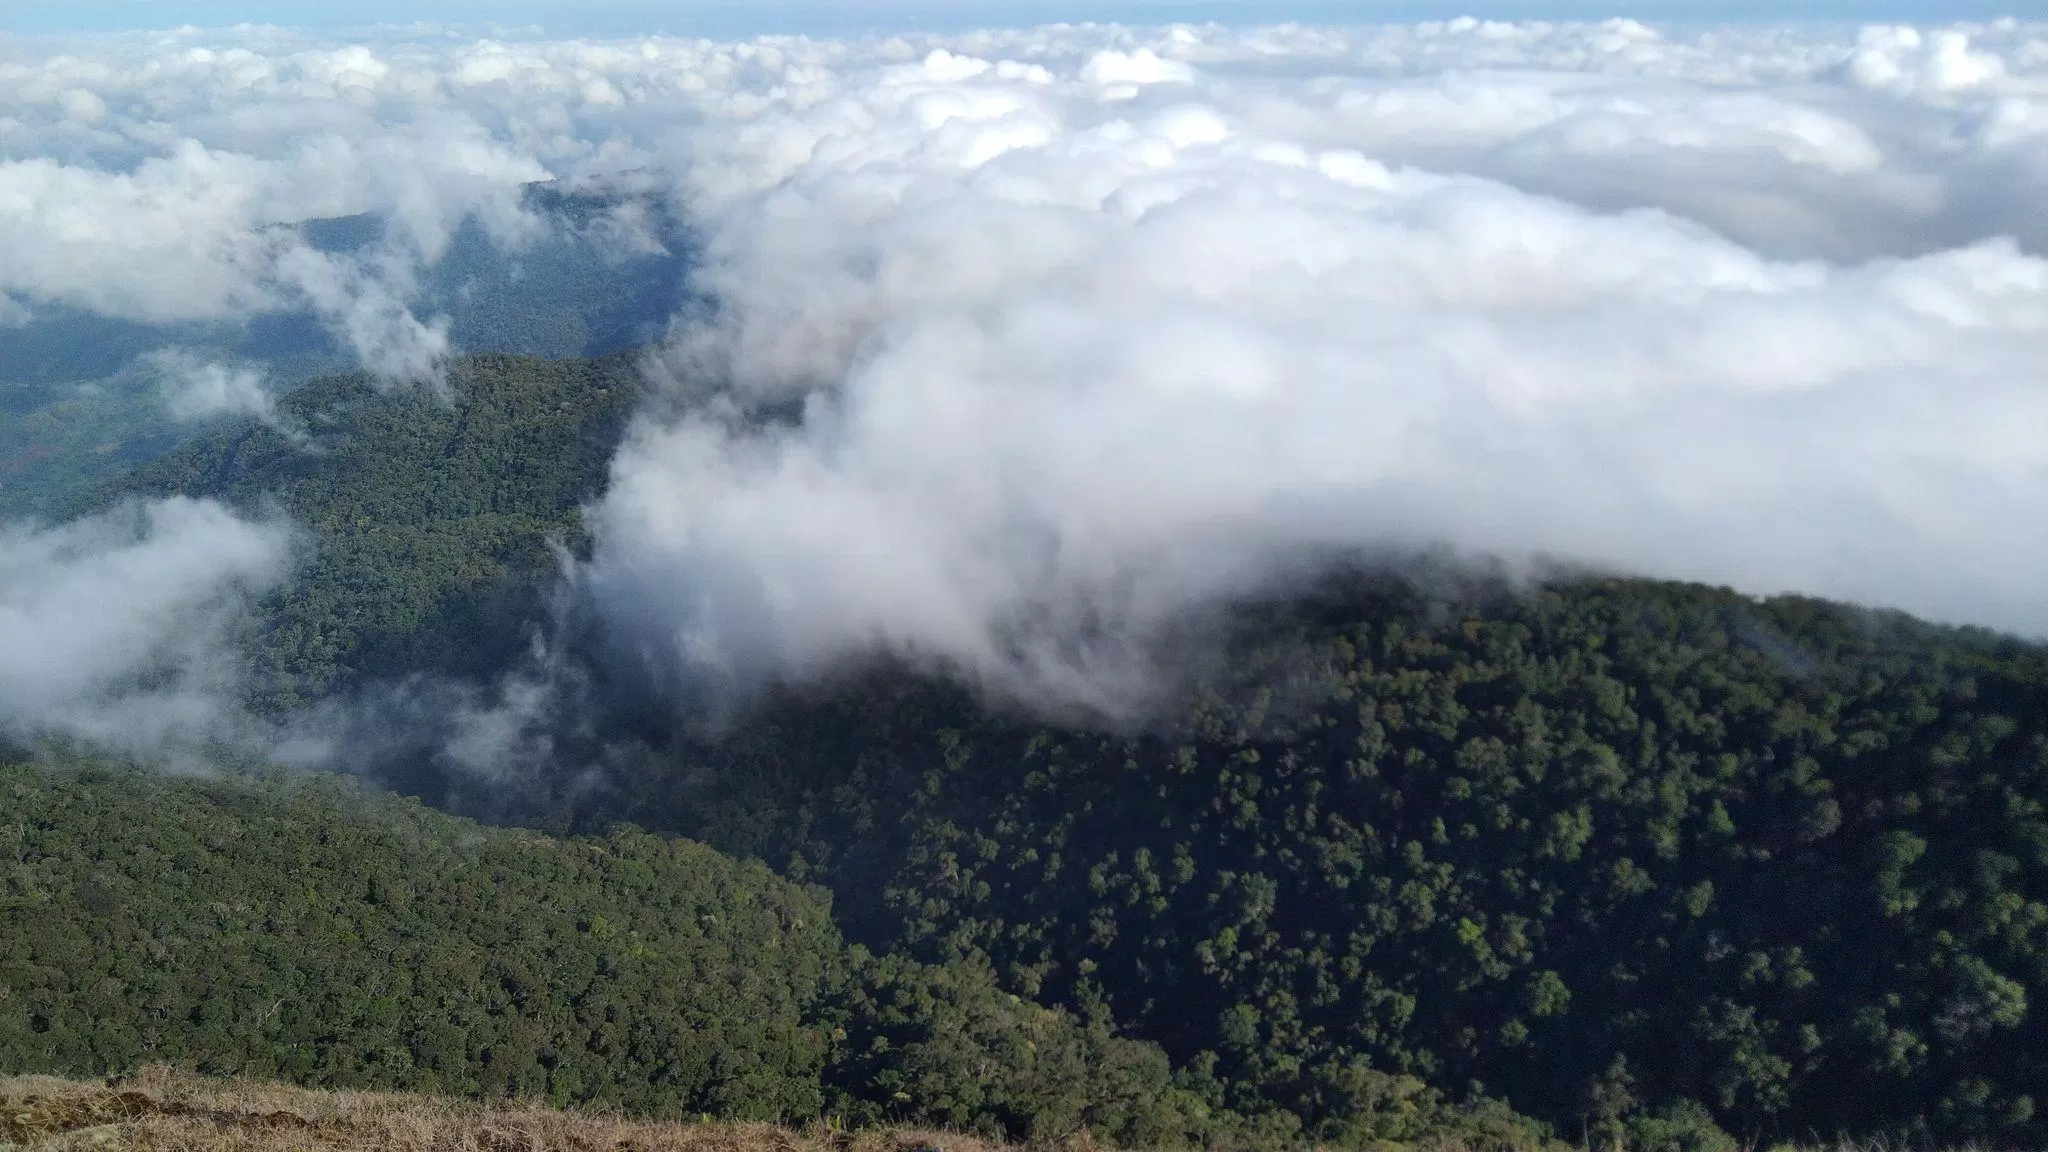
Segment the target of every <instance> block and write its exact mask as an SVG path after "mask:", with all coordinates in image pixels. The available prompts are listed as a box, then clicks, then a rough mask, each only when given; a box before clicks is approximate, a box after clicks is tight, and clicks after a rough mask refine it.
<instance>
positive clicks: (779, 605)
mask: <svg viewBox="0 0 2048 1152" xmlns="http://www.w3.org/2000/svg"><path fill="white" fill-rule="evenodd" d="M0 108H5V109H6V112H5V113H4V114H0V251H4V252H6V253H7V256H6V258H5V259H4V260H0V324H10V325H21V324H29V323H33V322H34V318H35V316H36V315H37V313H38V311H39V310H43V309H50V308H70V309H87V310H93V311H97V312H100V313H102V314H106V315H114V316H121V317H125V318H129V319H134V320H140V321H147V322H152V323H168V322H185V321H202V320H203V321H209V322H211V321H219V320H222V319H233V318H237V317H248V316H252V315H258V314H261V313H262V312H264V311H266V310H272V309H276V308H280V307H286V306H310V307H312V308H314V309H315V310H317V311H318V313H319V314H320V315H321V316H323V317H324V318H325V319H326V321H327V323H328V324H329V326H330V327H331V328H332V329H333V330H334V331H336V332H338V333H341V334H343V335H345V336H346V338H347V340H348V341H349V343H350V345H351V346H352V347H353V348H355V349H356V351H357V353H358V355H359V356H360V357H361V358H362V359H363V361H364V362H365V363H369V364H371V365H373V366H377V367H380V368H382V369H384V370H386V371H389V372H392V373H394V374H400V375H403V374H412V373H419V372H422V371H426V370H427V369H428V367H429V366H431V364H432V363H433V362H434V361H435V360H436V359H437V358H438V357H439V356H441V355H443V354H444V353H445V352H446V351H447V350H448V348H449V342H448V330H447V328H446V326H445V325H444V324H439V323H438V322H437V321H436V319H435V318H434V317H431V316H428V317H419V316H416V315H415V314H414V312H413V310H412V309H411V308H410V307H409V302H410V301H411V300H412V299H413V297H414V296H415V295H416V287H415V286H416V284H417V283H418V281H419V278H420V276H421V273H422V269H425V268H428V267H431V266H432V265H433V264H434V262H435V261H436V260H437V259H438V258H439V257H440V255H441V254H442V253H444V252H445V251H446V250H447V249H448V246H449V243H450V237H451V236H453V235H454V234H455V232H456V230H457V229H458V228H459V227H461V226H462V222H463V221H465V220H470V221H476V222H479V223H480V224H481V225H482V226H483V227H484V228H485V229H486V230H487V231H488V232H489V233H490V235H491V236H492V237H494V238H495V240H496V242H498V243H501V244H503V245H504V246H506V247H507V248H511V249H516V248H517V246H518V245H519V244H521V243H523V242H524V241H523V240H522V237H527V236H529V235H530V233H531V231H532V229H533V228H534V227H535V226H536V225H535V223H534V220H533V218H532V216H531V215H530V214H529V213H527V212H526V211H525V210H524V209H523V208H522V207H521V200H520V196H519V192H518V188H519V185H520V184H521V183H522V182H525V181H530V180H535V179H540V178H544V177H554V178H559V179H564V180H568V181H571V182H575V181H581V180H585V179H599V180H605V181H609V182H612V183H613V184H615V185H618V186H623V187H630V188H633V189H636V190H639V191H640V192H642V193H644V194H646V195H648V196H652V197H657V198H666V199H667V200H668V201H669V202H670V207H671V208H672V209H674V210H675V211H677V212H679V213H680V214H682V215H683V216H684V217H686V218H687V219H689V220H691V221H692V222H693V225H694V226H695V227H696V228H697V229H698V230H699V232H700V234H701V236H702V238H703V242H704V245H705V250H704V256H703V263H702V266H701V268H700V269H699V273H698V276H697V280H696V285H695V288H696V291H695V292H693V293H692V296H691V300H692V302H691V303H689V304H688V305H687V306H685V302H684V301H680V300H679V301H678V302H677V306H678V307H679V308H682V309H683V311H682V313H681V314H680V315H679V316H678V318H677V319H676V321H675V323H674V324H673V325H672V327H671V336H670V338H669V340H668V341H667V342H666V344H665V345H664V347H663V348H662V349H661V350H660V352H659V354H658V355H657V356H655V357H654V358H653V359H652V361H651V363H650V376H651V377H652V378H653V379H654V380H655V382H656V384H657V386H658V391H659V392H660V395H659V396H658V397H657V400H656V402H655V403H653V404H651V405H650V408H649V411H648V413H647V414H646V415H645V416H644V417H643V419H642V420H641V421H640V422H639V424H638V426H637V427H636V429H635V431H634V434H633V435H632V437H631V439H630V441H629V443H628V444H627V445H626V447H625V448H624V449H623V450H622V452H621V454H620V455H619V457H618V459H617V461H616V462H615V467H614V484H613V487H612V490H611V492H610V494H609V496H608V497H607V498H606V500H605V501H604V502H603V503H602V505H601V506H599V507H598V508H596V509H594V510H593V517H592V522H593V525H594V527H595V530H596V540H597V548H596V554H595V556H594V559H593V560H592V561H591V563H590V564H589V565H588V566H587V567H586V568H584V569H583V570H582V571H580V572H579V573H577V580H576V587H577V588H578V589H579V590H580V591H581V592H582V593H583V594H584V595H585V596H586V597H587V600H586V606H594V607H595V608H596V610H597V612H598V615H599V618H600V620H601V621H602V622H604V623H605V624H607V625H608V626H609V631H610V633H611V635H612V636H613V637H614V639H616V640H617V641H618V642H619V643H620V644H621V645H622V646H624V647H627V648H631V649H637V650H638V651H639V652H640V653H641V654H642V655H643V656H645V657H646V658H647V659H648V660H650V661H651V662H652V663H653V664H654V665H655V667H656V668H657V669H658V670H660V671H662V672H664V673H668V674H674V675H679V676H683V677H686V678H687V677H695V676H702V675H705V674H713V675H723V674H730V675H735V676H745V677H754V676H763V675H769V676H772V675H803V674H806V673H808V672H811V671H813V670H815V669H817V668H819V667H822V666H826V665H830V664H832V663H833V662H835V661H837V660H839V659H841V658H844V657H847V656H851V655H855V654H858V653H861V652H865V651H869V650H872V649H874V648H876V647H878V646H879V647H882V648H885V649H890V650H894V651H897V652H902V653H909V654H912V655H915V656H918V657H922V658H926V659H930V660H933V661H936V662H939V663H941V664H946V665H950V666H953V667H956V668H959V669H962V670H964V671H966V672H968V673H970V674H972V675H975V676H978V677H980V678H982V679H984V680H985V681H988V682H992V683H996V684H999V685H1002V686H1004V687H1008V688H1012V689H1016V690H1021V691H1025V692H1030V693H1040V694H1043V693H1051V694H1053V695H1057V696H1062V697H1081V698H1090V697H1098V696H1100V695H1101V694H1102V693H1104V692H1105V691H1109V692H1114V691H1116V690H1117V687H1118V685H1119V684H1121V683H1123V680H1122V679H1121V678H1123V677H1127V676H1130V675H1133V674H1134V670H1133V668H1132V667H1131V665H1130V662H1129V654H1130V653H1131V652H1132V651H1133V650H1134V648H1133V645H1134V642H1138V641H1142V640H1144V639H1145V638H1147V637H1148V636H1149V635H1150V634H1151V633H1152V632H1153V630H1155V629H1156V628H1158V627H1159V626H1160V625H1161V624H1162V622H1165V621H1169V620H1172V619H1174V618H1176V616H1177V615H1178V614H1179V613H1181V612H1183V611H1184V610H1185V609H1187V608H1188V607H1190V606H1192V605H1198V604H1201V603H1203V602H1205V601H1207V600H1209V599H1211V598H1213V597H1215V596H1218V595H1225V594H1230V593H1235V592H1241V591H1246V590H1250V589H1256V588H1260V587H1265V586H1268V585H1269V584H1270V582H1271V581H1273V580H1274V579H1275V578H1276V576H1279V575H1283V574H1287V573H1291V572H1294V571H1297V570H1298V569H1299V568H1300V567H1301V566H1302V565H1304V564H1306V563H1309V562H1310V561H1311V560H1313V559H1314V558H1316V557H1320V556H1326V555H1329V554H1332V553H1339V554H1341V553H1346V552H1355V551H1359V550H1365V551H1376V550H1386V549H1392V550H1403V549H1411V548H1440V547H1448V548H1451V549H1454V550H1457V551H1459V552H1462V553H1465V554H1471V555H1475V556H1485V557H1491V558H1497V559H1501V560H1504V561H1506V562H1508V563H1509V564H1511V565H1512V564H1521V563H1526V562H1529V561H1531V560H1535V559H1538V558H1545V557H1547V558H1554V559H1556V560H1560V561H1565V562H1573V563H1581V564H1590V565H1597V566H1605V567H1611V568H1615V569H1619V570H1622V571H1627V572H1637V573H1647V574H1654V575H1659V576H1669V577H1677V578H1686V579H1699V580H1710V581H1720V582H1727V583H1731V584H1734V585H1736V586H1738V587H1741V588H1743V589H1746V590H1750V591H1755V592H1766V593H1768V592H1780V591H1788V590H1796V591H1802V592H1809V593H1816V594H1821V595H1828V596H1836V597H1844V598H1849V599H1854V600H1859V601H1864V602H1869V603H1876V604H1884V605H1892V606H1898V607H1903V608H1906V609H1910V610H1913V611H1916V612H1920V613H1924V614H1927V615H1931V616H1934V617H1938V618H1942V619H1946V620H1956V621H1968V622H1976V623H1983V624H1989V625H1994V626H1998V627H2004V628H2012V629H2018V630H2022V631H2027V632H2033V633H2048V593H2044V589H2048V538H2044V537H2043V536H2042V535H2041V534H2040V533H2039V532H2037V531H2035V527H2036V525H2038V524H2039V523H2040V522H2041V520H2042V518H2043V515H2044V513H2048V436H2044V435H2043V432H2044V430H2048V214H2043V213H2042V212H2041V211H2040V208H2039V205H2041V204H2043V203H2048V26H2042V25H2028V24H2020V23H2012V22H2005V23H1999V24H1993V25H1983V26H1957V27H1951V28H1923V29H1912V28H1893V27H1873V28H1867V29H1862V30H1856V29H1843V28H1834V27H1830V28H1806V27H1796V26H1787V27H1742V28H1702V27H1695V26H1687V27H1685V28H1669V29H1658V28H1651V27H1646V26H1644V25H1641V24H1638V23H1634V22H1631V21H1612V22H1607V23H1598V24H1540V23H1527V24H1497V23H1488V22H1480V21H1473V20H1460V21H1453V22H1448V23H1436V24H1426V25H1414V26H1402V27H1384V28H1363V29H1322V28H1312V27H1302V26H1288V27H1280V28H1267V29H1226V28H1221V27H1212V26H1182V27H1169V28H1162V29H1149V30H1132V29H1121V28H1113V27H1073V26H1061V27H1054V28H1047V29H1038V30H1024V31H1009V32H989V33H982V34H975V35H964V36H953V37H911V38H890V39H881V40H855V41H828V40H807V39H801V38H786V39H771V40H762V41H756V42H748V43H739V44H718V43H710V42H703V41H683V40H661V39H647V40H634V41H621V42H605V43H597V42H569V43H563V42H525V41H519V40H516V39H507V38H500V39H494V40H476V39H473V38H469V37H465V36H461V35H457V34H454V33H449V32H443V31H439V30H434V29H413V30H408V31H405V32H402V33H393V34H392V35H391V36H390V37H388V38H385V39H372V40H370V41H366V42H364V43H360V44H350V45H335V44H326V43H320V42H317V41H314V40H310V39H307V38H305V37H302V36H298V35H296V34H293V33H289V32H284V31H279V30H274V29H255V30H241V31H236V32H233V33H228V34H222V35H218V36H215V35H211V34H205V33H191V32H185V33H177V34H168V35H164V36H133V37H114V38H105V39H92V40H83V41H78V42H75V43H57V42H44V41H27V40H17V41H5V40H0ZM351 212H377V213H381V214H382V216H383V218H385V219H387V220H389V221H390V222H391V225H390V228H389V230H388V232H387V233H386V234H385V235H384V237H383V238H382V239H381V240H380V241H379V242H378V243H376V244H374V245H372V246H370V247H369V248H368V249H365V250H362V251H356V252H350V253H347V254H341V253H336V252H333V251H328V250H323V249H320V248H317V247H314V246H312V245H311V244H309V243H308V242H307V241H306V239H305V238H304V237H303V236H302V235H300V234H299V233H298V232H296V231H294V230H292V229H288V228H282V227H280V225H282V224H285V223H289V222H291V221H295V220H301V219H306V218H310V217H319V216H335V215H340V214H345V213H351ZM626 223H628V224H629V223H630V222H626ZM631 232H632V229H631V228H630V227H626V228H624V230H623V231H622V233H621V235H622V239H621V241H620V243H621V245H622V246H623V247H624V248H626V249H631V248H632V247H633V239H632V236H631V235H630V233H631ZM165 363H169V362H168V361H166V362H165ZM191 367H192V371H190V372H187V373H186V374H185V375H184V376H183V377H181V378H180V379H181V381H182V382H181V383H178V384H177V385H176V389H177V390H176V391H174V392H173V393H172V394H173V395H175V396H176V397H178V398H180V399H179V401H178V402H179V403H183V404H187V405H188V406H191V407H193V408H194V409H195V410H204V409H232V408H234V407H236V406H238V405H240V406H245V407H246V406H249V405H254V404H256V403H258V401H257V399H256V398H255V397H256V390H255V387H254V386H255V380H254V379H253V378H248V377H244V376H239V375H235V374H234V372H233V371H231V370H229V369H225V368H223V369H215V368H213V367H211V366H209V365H208V364H204V363H201V364H196V365H193V366H191ZM167 387H170V385H167ZM1140 646H1141V645H1140Z"/></svg>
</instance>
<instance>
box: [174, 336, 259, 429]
mask: <svg viewBox="0 0 2048 1152" xmlns="http://www.w3.org/2000/svg"><path fill="white" fill-rule="evenodd" d="M145 364H146V366H147V367H148V369H149V370H151V371H153V372H154V373H155V374H156V377H157V388H158V391H159V393H160V394H161V395H162V396H163V400H164V407H165V409H166V410H168V411H169V412H170V414H171V419H173V420H179V421H188V420H207V419H211V418H213V417H216V416H254V417H256V418H258V419H260V420H262V421H264V422H265V423H271V422H274V421H275V420H276V418H277V411H276V406H275V404H274V403H273V402H272V400H271V397H270V392H269V390H268V389H266V388H265V387H264V383H263V370H262V369H261V368H258V367H254V366H251V365H247V364H223V363H219V362H217V361H212V360H208V359H206V358H205V357H203V356H199V355H197V354H195V353H193V352H191V351H190V350H188V349H183V348H166V349H163V350H161V351H159V352H156V353H154V354H152V355H151V356H149V357H147V358H146V359H145Z"/></svg>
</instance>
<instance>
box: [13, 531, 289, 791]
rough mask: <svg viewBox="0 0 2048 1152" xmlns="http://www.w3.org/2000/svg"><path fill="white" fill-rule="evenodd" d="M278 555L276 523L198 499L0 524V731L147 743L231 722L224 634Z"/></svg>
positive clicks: (199, 735) (173, 746) (284, 559)
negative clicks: (47, 522) (46, 524)
mask: <svg viewBox="0 0 2048 1152" xmlns="http://www.w3.org/2000/svg"><path fill="white" fill-rule="evenodd" d="M290 553H291V531H290V529H289V528H288V527H287V526H286V525H283V524H278V523H263V522H256V521H251V520H246V519H243V518H241V517H238V516H236V515H235V514H234V513H232V512H229V511H228V510H226V509H224V508H222V507H221V506H220V505H218V504H214V503H210V502H206V501H194V500H182V499H177V500H165V501H160V502H155V503H150V504H145V505H139V506H133V507H127V508H121V509H116V510H115V511H112V512H108V513H106V514H104V515H101V516H96V517H93V518H90V519H86V520H81V521H78V522H75V523H72V524H67V525H64V526H61V527H56V528H37V527H34V526H29V525H20V524H14V525H0V731H6V732H9V733H13V734H16V735H31V736H41V735H63V736H70V737H75V738H80V739H85V740H89V741H92V742H94V743H97V744H101V745H104V746H109V747H113V748H118V749H121V750H124V751H131V752H136V753H141V754H152V755H162V754H164V753H166V752H168V751H175V750H184V751H192V750H195V749H196V747H197V745H199V744H200V743H201V742H203V741H207V740H212V739H217V738H221V737H223V736H225V735H227V734H229V733H231V732H232V731H234V730H235V729H236V727H237V726H238V724H239V723H240V721H239V720H238V719H237V717H238V715H239V706H238V701H237V697H236V691H237V685H238V682H239V677H238V673H237V671H236V667H237V662H236V658H235V657H234V655H233V652H232V649H231V648H230V641H231V639H232V635H233V632H234V630H235V627H236V625H237V623H238V622H239V621H240V619H241V618H242V615H243V612H244V611H245V609H246V607H247V604H248V601H249V598H250V597H251V596H253V595H255V594H257V593H259V592H261V591H263V590H264V589H267V588H269V587H272V586H274V585H275V584H276V583H278V582H279V581H280V580H282V579H283V578H284V577H285V575H286V574H287V572H288V570H289V563H290Z"/></svg>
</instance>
